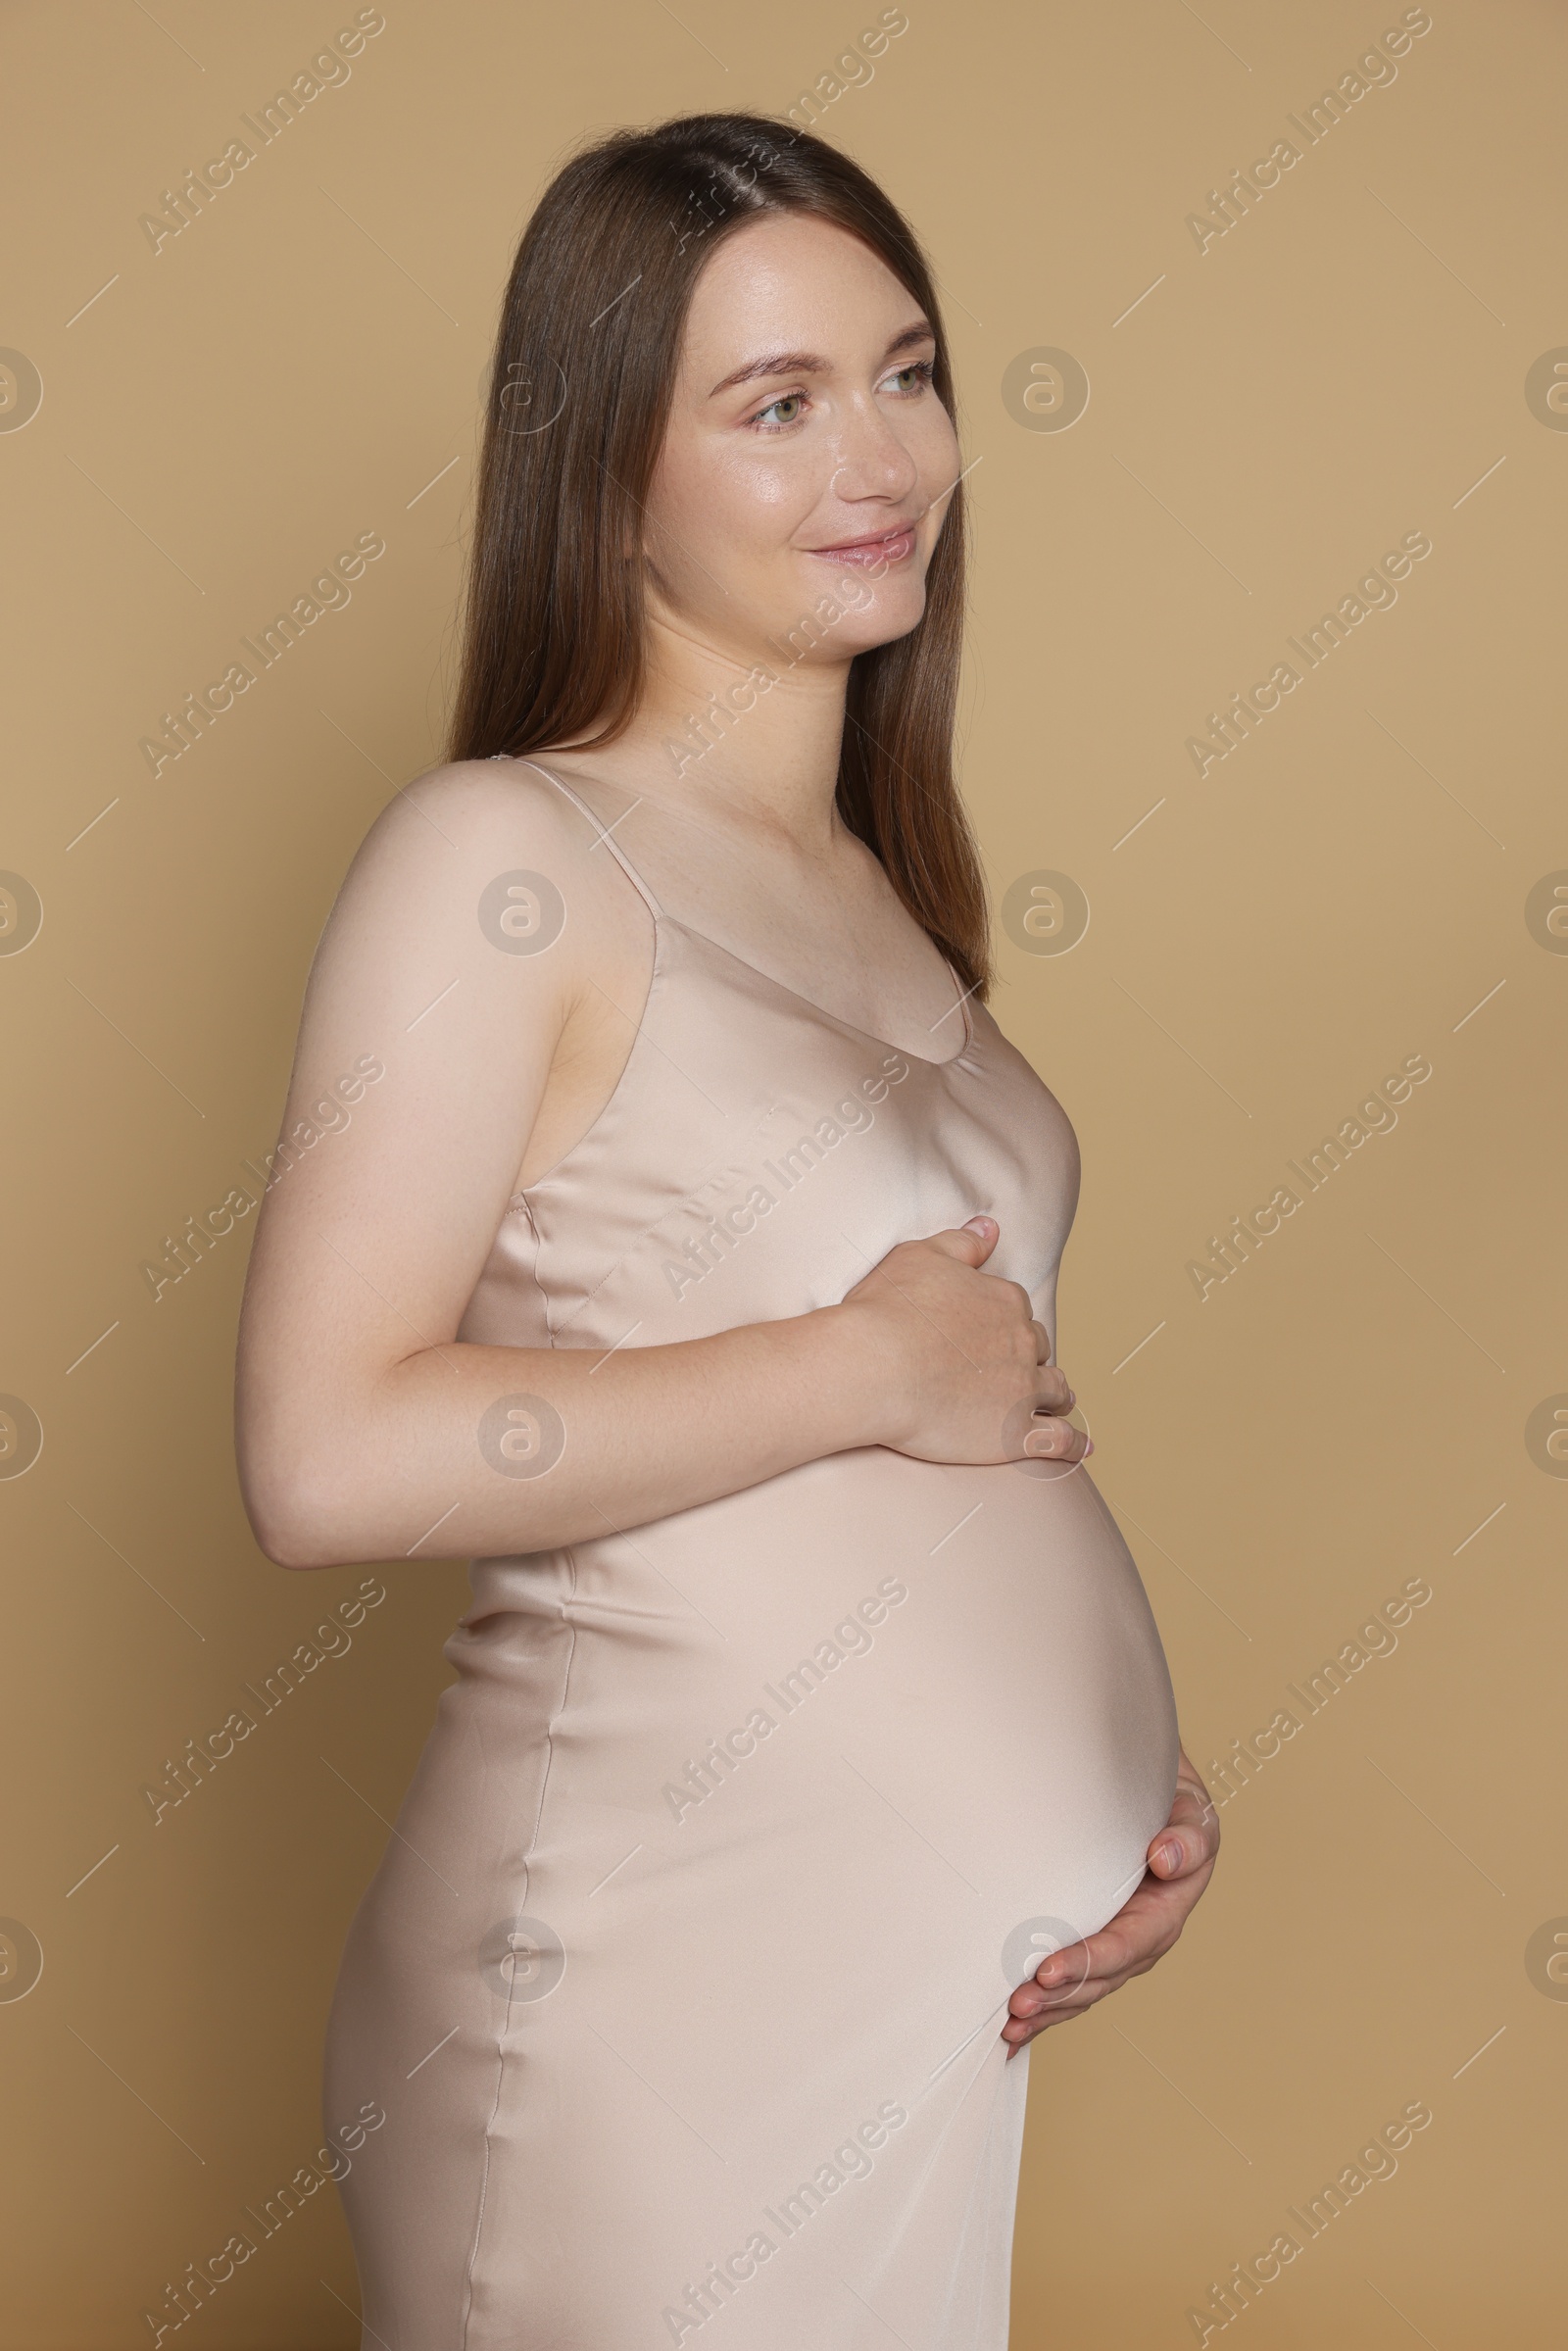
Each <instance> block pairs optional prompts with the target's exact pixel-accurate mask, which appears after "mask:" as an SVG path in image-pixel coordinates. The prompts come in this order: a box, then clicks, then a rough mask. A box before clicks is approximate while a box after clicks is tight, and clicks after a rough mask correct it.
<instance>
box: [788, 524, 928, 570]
mask: <svg viewBox="0 0 1568 2351" xmlns="http://www.w3.org/2000/svg"><path fill="white" fill-rule="evenodd" d="M913 552H914V526H913V524H912V523H907V524H906V525H905V526H904V528H903V529H901V530H890V531H887V532H885V533H884V534H883V536H882V537H881V538H880V539H855V540H852V541H851V542H850V543H849V545H848V546H845V547H811V548H809V549H808V550H807V553H808V554H809V555H814V556H816V557H818V558H819V559H820V560H821V561H822V562H823V563H854V564H857V565H858V566H860V567H861V568H864V567H866V566H868V565H870V564H872V563H902V562H903V560H904V558H905V557H906V556H907V555H912V554H913Z"/></svg>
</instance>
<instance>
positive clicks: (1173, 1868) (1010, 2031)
mask: <svg viewBox="0 0 1568 2351" xmlns="http://www.w3.org/2000/svg"><path fill="white" fill-rule="evenodd" d="M1218 1851H1219V1819H1218V1816H1217V1814H1216V1813H1215V1810H1214V1807H1213V1805H1212V1803H1211V1802H1210V1801H1209V1794H1208V1790H1207V1788H1205V1787H1204V1786H1203V1783H1202V1781H1201V1779H1200V1778H1199V1776H1198V1774H1197V1772H1196V1771H1195V1770H1194V1769H1193V1766H1192V1765H1191V1763H1189V1761H1188V1760H1187V1757H1186V1755H1185V1754H1184V1755H1183V1756H1182V1757H1181V1760H1180V1762H1179V1764H1178V1766H1177V1772H1176V1795H1175V1799H1174V1801H1173V1802H1172V1804H1171V1808H1170V1819H1169V1820H1168V1821H1167V1822H1166V1824H1165V1826H1164V1828H1163V1829H1161V1831H1160V1833H1159V1835H1158V1836H1157V1837H1155V1838H1154V1841H1153V1843H1152V1845H1151V1846H1150V1848H1149V1870H1148V1873H1147V1875H1146V1876H1145V1877H1144V1879H1143V1881H1142V1883H1141V1884H1140V1886H1139V1887H1138V1890H1137V1891H1136V1893H1134V1895H1133V1896H1132V1898H1131V1900H1130V1901H1128V1902H1126V1903H1125V1904H1124V1905H1123V1906H1122V1908H1121V1909H1120V1910H1118V1911H1117V1913H1116V1915H1115V1917H1114V1918H1113V1919H1111V1920H1110V1921H1109V1923H1108V1924H1107V1925H1105V1926H1103V1927H1102V1928H1101V1930H1100V1932H1099V1934H1098V1935H1088V1936H1086V1938H1085V1939H1084V1941H1082V1942H1076V1943H1068V1944H1067V1945H1066V1946H1065V1947H1064V1948H1063V1949H1062V1950H1059V1951H1054V1952H1053V1953H1052V1955H1051V1957H1050V1958H1049V1959H1045V1960H1042V1962H1041V1964H1040V1966H1039V1967H1038V1968H1037V1969H1036V1970H1035V1972H1034V1975H1033V1976H1032V1977H1031V1978H1030V1980H1029V1982H1028V1983H1027V1984H1019V1986H1018V1988H1017V1990H1016V1991H1015V1992H1014V1993H1013V1995H1012V1997H1011V1999H1010V2000H1009V2001H1008V2002H1007V2022H1006V2023H1005V2025H1004V2026H1003V2028H1002V2037H1003V2039H1004V2040H1005V2041H1008V2042H1010V2043H1011V2047H1010V2048H1009V2050H1008V2052H1007V2054H1008V2055H1009V2057H1010V2056H1013V2055H1015V2054H1016V2052H1017V2051H1018V2050H1019V2049H1021V2048H1023V2047H1024V2046H1025V2045H1026V2044H1027V2043H1028V2042H1029V2041H1032V2040H1033V2039H1034V2036H1035V2034H1036V2033H1044V2031H1045V2030H1046V2027H1047V2026H1048V2025H1059V2024H1062V2023H1063V2022H1064V2021H1065V2020H1066V2019H1067V2018H1068V2017H1074V2016H1082V2015H1083V2014H1084V2011H1085V2010H1086V2009H1089V2008H1093V2007H1094V2005H1095V2003H1096V2001H1097V2000H1103V1998H1104V1996H1105V1994H1106V1992H1111V1991H1119V1990H1120V1989H1121V1987H1122V1985H1123V1984H1126V1983H1127V1982H1129V1980H1130V1979H1131V1978H1132V1977H1134V1976H1142V1975H1145V1974H1147V1972H1148V1970H1149V1969H1150V1968H1152V1966H1153V1964H1154V1962H1155V1960H1156V1959H1163V1957H1164V1956H1165V1953H1166V1952H1167V1951H1168V1950H1169V1949H1170V1947H1171V1944H1172V1943H1173V1942H1174V1941H1175V1940H1176V1937H1177V1936H1178V1935H1180V1933H1181V1931H1182V1929H1183V1927H1185V1926H1186V1924H1187V1916H1188V1913H1189V1911H1190V1910H1191V1909H1192V1907H1193V1905H1194V1903H1195V1902H1196V1901H1197V1900H1198V1897H1199V1895H1200V1894H1201V1892H1202V1890H1203V1888H1204V1886H1206V1885H1207V1884H1208V1881H1209V1879H1210V1877H1211V1876H1212V1874H1213V1869H1214V1856H1215V1854H1216V1853H1217V1852H1218Z"/></svg>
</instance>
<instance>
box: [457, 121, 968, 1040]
mask: <svg viewBox="0 0 1568 2351" xmlns="http://www.w3.org/2000/svg"><path fill="white" fill-rule="evenodd" d="M764 213H811V214H815V215H816V216H818V217H819V218H820V219H822V220H830V221H833V222H835V223H836V224H837V225H838V226H839V227H841V228H844V229H847V230H849V231H850V233H851V234H852V235H854V236H857V237H859V238H860V239H861V240H862V241H863V242H864V243H865V244H866V245H868V246H869V247H870V248H871V250H872V251H873V252H874V253H876V254H877V255H878V256H879V257H880V258H881V260H882V261H883V262H884V263H885V264H886V265H887V267H888V269H890V270H891V271H892V272H893V274H894V276H895V277H897V278H898V279H899V281H900V283H901V284H902V285H903V286H905V287H906V289H907V291H908V293H909V294H911V295H912V296H913V298H914V300H915V301H916V302H917V303H918V304H919V305H920V308H921V310H922V311H923V312H924V314H925V316H926V318H927V319H928V320H929V321H930V324H931V328H932V331H933V333H934V335H935V337H936V359H935V366H934V368H933V372H932V383H933V387H934V389H935V391H936V393H937V396H938V398H939V399H940V400H941V401H942V403H943V406H944V407H945V408H946V409H947V410H948V411H949V413H950V415H951V414H953V413H954V406H955V404H954V393H953V378H952V370H951V367H950V364H949V356H948V345H947V336H946V333H945V331H944V327H943V322H942V318H941V313H940V311H939V308H938V305H937V299H936V289H935V287H934V285H933V282H932V278H931V272H930V269H929V268H928V267H927V264H926V261H925V257H924V255H923V254H922V253H921V250H920V247H919V244H918V242H917V240H916V238H915V235H914V232H913V230H912V229H911V228H910V227H909V225H908V223H907V220H905V219H904V217H903V215H902V214H901V213H900V212H899V211H898V209H897V207H896V206H895V205H894V204H892V203H891V202H890V201H889V199H888V198H887V197H886V196H885V195H884V194H883V192H882V190H881V189H880V188H879V187H878V186H877V185H876V182H875V181H874V180H873V179H871V178H870V177H869V176H868V175H867V174H866V173H865V172H864V171H861V170H860V168H859V167H858V165H857V164H854V163H852V162H851V161H850V160H849V159H848V157H846V156H843V155H840V154H839V153H838V152H837V150H836V149H834V148H832V147H830V146H828V145H827V144H826V142H825V141H824V140H821V139H818V138H813V137H812V136H811V134H810V133H809V132H808V131H802V130H798V129H797V128H796V127H795V125H794V124H793V123H790V122H779V121H773V120H770V119H769V118H767V117H765V116H761V115H744V114H737V115H686V116H682V117H680V118H679V119H678V120H676V121H673V122H662V123H659V124H657V125H656V126H655V127H654V128H652V129H650V130H622V131H617V132H615V133H614V134H613V136H612V137H610V138H608V139H605V140H603V141H601V142H599V143H598V144H596V145H594V146H593V147H591V148H589V149H587V150H586V151H585V152H584V153H582V154H580V155H578V156H576V157H574V158H573V159H572V161H571V162H569V163H568V164H566V165H565V167H564V170H562V171H560V172H559V173H558V174H557V176H556V177H555V178H554V179H553V180H552V181H551V183H550V185H549V187H548V188H547V189H546V190H545V193H544V196H543V197H542V199H541V200H540V203H539V205H538V207H537V209H536V210H535V212H534V214H533V217H532V219H531V220H529V222H528V225H527V228H526V229H525V230H524V232H523V236H522V240H521V243H520V244H519V246H518V248H517V256H516V260H515V263H514V265H513V270H512V276H511V279H510V282H509V284H508V287H507V292H506V299H505V302H504V304H503V306H502V313H501V323H500V329H499V332H498V334H497V339H496V351H495V365H494V368H493V371H492V375H491V382H490V397H489V409H488V413H487V416H486V419H485V432H484V445H483V451H482V455H481V459H480V466H479V481H478V496H477V501H476V512H475V517H474V525H473V540H472V548H471V553H470V558H469V568H468V578H467V590H466V600H465V610H464V619H463V649H462V659H461V668H460V674H459V683H458V692H457V698H456V703H455V707H454V710H453V717H452V725H451V730H450V734H449V738H448V751H447V756H448V758H449V759H487V758H489V757H490V756H492V755H493V754H494V753H496V752H507V753H510V754H511V755H512V756H513V757H519V756H521V755H524V754H526V753H529V752H542V751H548V750H549V749H550V748H551V747H552V746H560V745H564V744H566V743H576V744H577V745H578V748H581V749H590V748H593V747H594V746H596V745H599V744H606V743H611V742H613V741H614V739H615V738H616V736H617V735H619V734H621V733H622V732H623V731H624V729H625V728H626V726H627V725H628V724H629V723H630V721H631V719H632V717H633V715H634V714H635V712H636V710H637V708H638V705H639V702H640V700H641V697H642V691H643V681H644V675H645V663H646V658H647V656H646V633H645V632H646V621H645V613H644V605H643V585H642V579H641V576H640V571H639V567H638V566H637V565H636V564H635V563H627V562H626V561H625V550H626V549H627V548H637V547H638V546H640V545H641V542H642V509H643V502H644V500H645V499H646V497H647V494H648V488H649V484H650V482H651V481H652V478H653V475H654V471H655V468H656V466H657V464H658V461H659V455H660V451H661V449H662V444H663V437H664V431H665V427H666V424H667V421H668V414H669V401H670V392H671V386H672V384H673V381H674V378H675V374H676V371H677V365H678V360H679V352H680V340H681V335H682V332H683V329H684V325H685V319H686V312H687V307H688V305H689V303H690V300H691V294H692V288H693V286H694V285H695V283H696V281H697V277H698V274H699V272H700V271H701V269H702V268H703V266H704V264H705V263H706V262H707V260H708V257H709V255H710V254H711V253H712V252H713V250H714V249H715V246H716V245H717V243H718V241H719V240H720V239H721V238H722V237H724V236H726V235H728V234H730V233H731V232H732V231H733V230H734V229H735V228H737V227H739V226H740V225H741V224H742V223H743V222H745V221H746V220H751V219H755V218H756V217H757V216H758V215H760V214H764ZM963 575H964V515H963V488H962V483H961V481H960V482H959V483H957V484H956V485H955V487H954V489H953V490H952V492H951V495H950V498H949V504H948V512H947V515H946V518H945V520H944V522H943V526H942V530H941V533H940V535H939V536H938V539H937V543H936V548H935V552H934V554H933V556H932V560H931V564H930V568H929V570H928V573H927V577H926V605H925V612H924V613H923V615H922V617H921V619H920V621H919V623H918V624H917V626H916V627H914V628H913V629H911V630H910V631H909V633H908V634H907V636H904V637H900V638H897V639H895V640H894V641H893V642H892V643H891V644H887V645H878V646H874V647H872V648H871V649H870V650H869V651H867V652H865V653H860V654H858V655H857V656H856V657H855V660H854V661H853V662H852V663H851V666H850V678H849V688H848V697H847V704H846V716H845V728H844V744H843V749H842V752H841V755H840V760H839V775H838V808H839V812H840V814H841V815H842V817H843V819H844V822H845V823H846V824H847V825H848V826H849V827H850V829H851V831H853V832H854V833H856V834H857V835H858V838H859V839H860V840H861V841H863V842H864V843H865V844H866V846H867V848H868V849H870V850H871V851H872V852H873V853H874V854H875V856H876V857H878V858H879V859H880V861H881V863H882V866H883V869H884V870H885V872H886V873H887V876H888V879H889V881H890V882H891V883H892V885H893V887H894V889H895V891H896V892H897V893H898V895H899V897H900V899H901V900H902V901H903V903H904V905H905V906H907V908H908V910H909V912H910V913H911V914H912V915H913V916H914V918H915V920H916V921H917V922H918V923H919V924H920V925H921V926H922V928H923V929H924V930H925V931H926V932H927V933H928V934H929V936H930V937H931V938H932V939H933V940H934V941H935V943H936V944H937V946H938V947H939V948H940V949H941V950H942V952H943V953H944V954H945V955H947V956H948V958H949V960H950V961H951V962H952V963H953V964H954V966H955V968H956V970H957V971H959V972H960V973H961V974H962V981H963V985H964V987H965V988H966V989H967V990H970V991H972V992H973V993H974V994H975V995H977V996H979V997H980V998H981V999H982V1000H983V999H984V998H985V996H986V995H987V993H988V991H989V987H990V981H991V947H990V925H989V921H988V918H987V910H986V896H985V884H984V881H983V879H982V875H981V869H980V860H979V857H978V855H977V853H976V850H975V845H974V839H973V835H972V834H971V832H970V829H969V824H968V820H967V818H966V816H965V814H964V810H963V808H962V804H961V802H960V801H959V798H958V792H957V786H956V782H955V779H954V772H953V731H954V715H955V707H956V694H957V678H958V661H959V655H960V650H961V637H962V627H963V610H964V578H963ZM594 727H597V729H598V731H597V732H596V733H594V734H593V735H592V737H591V739H590V740H589V741H586V742H579V740H578V739H579V738H582V737H584V736H585V735H586V734H587V731H588V730H589V729H590V728H594Z"/></svg>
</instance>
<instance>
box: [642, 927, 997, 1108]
mask: <svg viewBox="0 0 1568 2351" xmlns="http://www.w3.org/2000/svg"><path fill="white" fill-rule="evenodd" d="M650 911H651V912H652V914H653V917H654V921H655V923H656V925H657V924H659V923H668V924H670V925H671V926H672V927H673V928H674V929H675V930H677V931H684V932H685V934H686V936H687V938H688V939H701V941H702V942H703V944H704V946H705V947H711V948H714V949H715V950H716V951H717V953H718V954H719V955H724V956H726V957H727V958H728V960H729V961H730V962H731V963H738V964H739V965H740V967H741V969H742V970H743V971H749V972H751V973H752V974H753V976H754V977H755V978H757V979H760V980H762V981H765V983H766V984H767V986H768V987H769V988H776V989H777V990H778V991H779V994H780V995H781V996H788V997H792V998H793V999H794V1001H795V1003H796V1004H805V1006H806V1008H807V1010H808V1011H809V1012H814V1013H815V1014H816V1016H817V1018H818V1019H819V1020H826V1021H830V1022H831V1023H832V1025H833V1027H834V1028H838V1029H847V1030H848V1031H849V1033H850V1035H851V1036H852V1037H860V1038H863V1039H864V1041H865V1043H866V1044H867V1045H880V1046H881V1048H882V1050H883V1051H884V1053H899V1054H902V1056H903V1058H904V1059H905V1060H906V1061H913V1062H914V1063H916V1064H917V1066H918V1067H920V1068H921V1069H951V1068H952V1067H953V1065H954V1063H955V1062H956V1061H962V1060H964V1059H965V1058H966V1057H967V1056H968V1054H969V1053H971V1052H972V1051H973V1048H974V1041H975V1036H974V1020H973V1017H972V1015H971V1013H970V1010H969V998H970V996H971V995H972V994H973V990H972V989H959V987H958V975H957V973H956V971H955V970H954V968H953V965H952V964H951V963H949V962H948V958H947V956H946V955H943V956H942V960H943V963H944V965H945V966H946V968H947V972H948V976H949V978H950V979H951V980H952V982H953V984H954V987H955V989H957V990H958V994H957V999H956V1003H955V1004H952V1005H951V1006H950V1007H949V1009H948V1010H947V1011H946V1012H944V1013H943V1014H942V1016H941V1019H939V1020H937V1021H935V1022H934V1023H933V1024H932V1025H933V1027H936V1028H940V1027H941V1026H942V1022H943V1021H945V1020H950V1019H951V1018H952V1017H953V1014H954V1012H955V1011H956V1012H957V1013H958V1014H959V1016H960V1018H961V1019H962V1021H963V1042H962V1044H961V1045H960V1046H959V1047H958V1050H957V1052H956V1053H949V1054H947V1055H946V1056H945V1057H944V1058H943V1059H942V1060H940V1061H934V1060H932V1059H931V1057H930V1056H929V1054H926V1053H911V1052H910V1051H909V1049H908V1047H907V1045H896V1044H895V1043H894V1041H893V1039H892V1038H891V1037H878V1036H876V1035H875V1034H874V1033H873V1031H871V1030H870V1029H862V1028H859V1027H858V1026H857V1024H856V1023H855V1022H854V1021H853V1020H846V1019H845V1018H844V1017H843V1015H842V1013H839V1012H830V1011H829V1010H828V1008H827V1006H826V1004H818V1003H817V1001H816V999H815V997H814V996H806V995H803V993H802V991H801V990H800V989H799V988H792V987H791V986H790V984H789V982H788V980H780V979H775V978H774V976H773V974H772V972H770V971H764V970H763V969H762V966H761V965H760V963H754V962H753V961H752V960H751V958H750V957H749V956H747V955H737V954H736V952H735V950H734V949H733V948H732V947H726V946H725V945H724V942H723V941H722V939H715V938H714V937H713V935H712V933H711V931H700V930H698V929H697V928H696V926H695V925H694V924H693V923H690V922H683V921H682V920H681V918H680V916H679V915H678V914H671V913H670V912H668V910H667V909H666V908H664V907H662V906H658V907H655V906H651V907H650ZM933 944H934V942H933ZM937 952H938V954H939V955H940V954H941V950H940V948H939V949H938V951H937Z"/></svg>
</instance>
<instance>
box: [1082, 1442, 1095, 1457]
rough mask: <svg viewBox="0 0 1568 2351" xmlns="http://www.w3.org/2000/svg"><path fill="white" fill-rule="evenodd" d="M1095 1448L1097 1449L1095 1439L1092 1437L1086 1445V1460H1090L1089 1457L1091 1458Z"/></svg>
mask: <svg viewBox="0 0 1568 2351" xmlns="http://www.w3.org/2000/svg"><path fill="white" fill-rule="evenodd" d="M1094 1449H1095V1441H1094V1439H1093V1438H1092V1437H1091V1438H1090V1440H1089V1443H1088V1444H1087V1445H1085V1446H1084V1459H1085V1460H1086V1461H1087V1460H1088V1458H1089V1456H1090V1454H1091V1453H1092V1452H1093V1451H1094Z"/></svg>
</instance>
